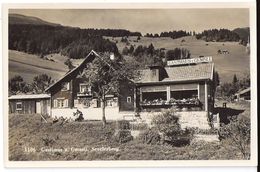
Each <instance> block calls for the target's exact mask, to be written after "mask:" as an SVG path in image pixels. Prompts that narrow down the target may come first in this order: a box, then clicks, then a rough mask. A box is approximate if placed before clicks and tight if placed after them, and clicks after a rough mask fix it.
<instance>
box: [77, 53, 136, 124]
mask: <svg viewBox="0 0 260 172" xmlns="http://www.w3.org/2000/svg"><path fill="white" fill-rule="evenodd" d="M135 76H136V75H135V70H134V69H133V68H131V67H130V66H128V65H127V64H126V62H125V61H123V59H122V58H118V57H115V59H114V60H111V59H110V55H109V53H104V54H102V55H101V56H97V57H96V58H95V59H94V60H93V61H92V62H91V63H89V64H87V67H86V68H85V69H84V70H83V72H82V74H81V77H82V78H83V79H84V80H86V82H87V83H88V85H89V86H90V87H91V90H92V91H93V92H94V93H95V95H96V96H97V98H98V99H99V100H100V101H101V102H102V103H101V106H102V121H103V126H105V125H106V116H105V102H106V95H107V94H116V95H118V94H119V86H120V83H121V82H123V81H124V80H128V79H133V78H135Z"/></svg>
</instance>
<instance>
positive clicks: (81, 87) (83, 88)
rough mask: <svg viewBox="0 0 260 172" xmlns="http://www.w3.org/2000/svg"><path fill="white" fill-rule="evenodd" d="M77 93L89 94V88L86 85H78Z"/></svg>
mask: <svg viewBox="0 0 260 172" xmlns="http://www.w3.org/2000/svg"><path fill="white" fill-rule="evenodd" d="M79 91H80V93H88V94H90V93H91V87H90V86H88V84H80V85H79Z"/></svg>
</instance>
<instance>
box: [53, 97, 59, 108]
mask: <svg viewBox="0 0 260 172" xmlns="http://www.w3.org/2000/svg"><path fill="white" fill-rule="evenodd" d="M53 107H54V108H58V100H57V99H54V100H53Z"/></svg>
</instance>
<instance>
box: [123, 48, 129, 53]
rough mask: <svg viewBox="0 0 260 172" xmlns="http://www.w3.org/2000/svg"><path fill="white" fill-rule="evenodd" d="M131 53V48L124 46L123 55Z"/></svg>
mask: <svg viewBox="0 0 260 172" xmlns="http://www.w3.org/2000/svg"><path fill="white" fill-rule="evenodd" d="M128 53H129V49H128V48H127V47H124V48H123V50H122V54H123V55H127V54H128Z"/></svg>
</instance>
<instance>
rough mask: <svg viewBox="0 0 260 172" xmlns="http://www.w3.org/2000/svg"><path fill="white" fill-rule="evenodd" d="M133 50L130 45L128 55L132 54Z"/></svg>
mask: <svg viewBox="0 0 260 172" xmlns="http://www.w3.org/2000/svg"><path fill="white" fill-rule="evenodd" d="M134 49H135V48H134V46H133V45H131V46H130V48H129V50H128V52H129V54H132V53H133V52H134Z"/></svg>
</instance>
